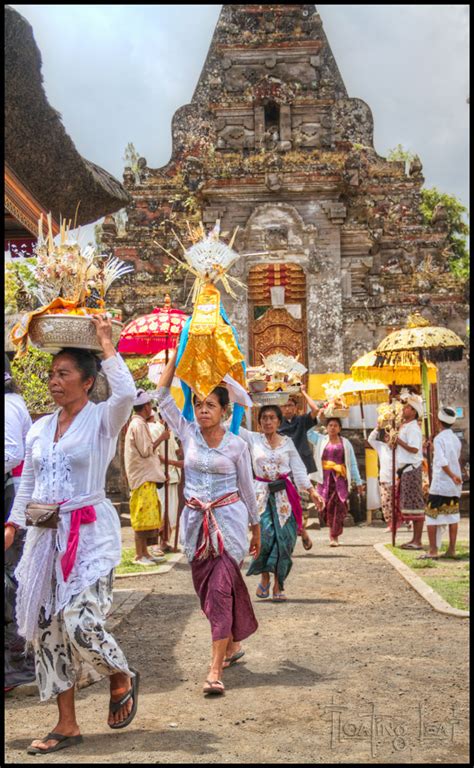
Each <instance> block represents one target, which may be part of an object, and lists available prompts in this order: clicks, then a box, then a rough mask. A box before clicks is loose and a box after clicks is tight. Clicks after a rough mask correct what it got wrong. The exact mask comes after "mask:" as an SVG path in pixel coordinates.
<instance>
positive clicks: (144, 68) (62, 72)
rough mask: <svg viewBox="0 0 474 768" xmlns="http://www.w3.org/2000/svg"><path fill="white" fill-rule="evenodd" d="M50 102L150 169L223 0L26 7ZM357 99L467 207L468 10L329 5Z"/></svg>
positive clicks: (387, 138) (100, 160) (94, 147)
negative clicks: (131, 149) (213, 0)
mask: <svg viewBox="0 0 474 768" xmlns="http://www.w3.org/2000/svg"><path fill="white" fill-rule="evenodd" d="M13 8H15V9H16V10H18V11H19V12H20V13H21V14H22V15H23V16H24V17H25V18H26V19H27V20H28V21H29V22H30V24H31V25H32V27H33V33H34V36H35V39H36V42H37V44H38V47H39V49H40V51H41V56H42V59H43V69H42V71H43V77H44V84H45V89H46V93H47V96H48V100H49V102H50V104H51V106H52V107H54V108H55V109H57V110H58V111H59V112H60V113H61V115H62V118H63V123H64V126H65V128H66V130H67V132H68V134H69V135H70V136H71V138H72V139H73V141H74V143H75V144H76V147H77V149H78V151H79V152H80V153H81V154H82V155H83V156H84V157H86V158H87V159H88V160H92V161H93V162H95V163H97V164H98V165H100V166H102V167H103V168H105V169H106V170H108V171H109V172H110V173H112V174H114V176H116V177H117V178H118V179H120V180H121V179H122V172H123V167H124V163H123V154H124V149H125V147H126V145H127V144H128V142H130V141H131V142H133V144H134V145H135V147H136V149H137V151H138V152H139V154H140V155H142V156H144V157H146V159H147V161H148V165H149V167H151V168H158V167H160V166H163V165H165V164H166V163H167V162H168V160H169V158H170V152H171V118H172V115H173V113H174V112H175V111H176V109H178V107H180V106H182V105H183V104H187V103H189V102H190V100H191V97H192V94H193V91H194V88H195V86H196V83H197V81H198V78H199V75H200V73H201V70H202V67H203V65H204V61H205V58H206V54H207V51H208V48H209V45H210V41H211V38H212V35H213V32H214V28H215V24H216V22H217V19H218V16H219V12H220V9H221V6H220V5H197V6H193V5H180V6H178V5H133V6H132V5H17V4H14V5H13ZM318 9H319V12H320V15H321V18H322V20H323V23H324V29H325V31H326V35H327V37H328V40H329V44H330V46H331V48H332V51H333V53H334V56H335V58H336V61H337V63H338V66H339V69H340V72H341V75H342V78H343V80H344V82H345V84H346V87H347V90H348V93H349V96H352V97H358V98H361V99H363V100H364V101H366V102H367V103H368V104H369V106H370V107H371V109H372V112H373V115H374V123H375V148H376V150H377V152H378V153H379V154H381V155H386V153H387V151H388V149H390V148H393V147H395V146H396V145H397V144H403V146H404V147H405V148H406V149H409V150H411V151H412V152H416V153H418V154H419V156H420V158H421V160H422V163H423V172H424V175H425V178H426V181H425V185H426V186H428V187H431V186H437V187H438V188H439V189H440V190H441V191H443V192H448V193H450V194H454V195H456V196H457V197H458V198H459V199H460V200H461V202H462V203H463V204H464V205H468V202H469V197H468V159H469V158H468V111H469V105H468V104H467V103H466V100H467V98H468V96H469V80H468V58H469V31H468V23H469V6H468V5H319V6H318Z"/></svg>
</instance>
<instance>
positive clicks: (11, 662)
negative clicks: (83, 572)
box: [4, 355, 35, 691]
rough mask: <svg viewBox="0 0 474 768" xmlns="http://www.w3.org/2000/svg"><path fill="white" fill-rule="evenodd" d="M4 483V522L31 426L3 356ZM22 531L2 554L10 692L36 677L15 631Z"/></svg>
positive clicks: (6, 672) (7, 686) (29, 655)
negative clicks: (16, 571) (3, 560)
mask: <svg viewBox="0 0 474 768" xmlns="http://www.w3.org/2000/svg"><path fill="white" fill-rule="evenodd" d="M4 377H5V378H4V393H5V456H4V462H5V482H4V505H5V522H7V520H8V518H9V516H10V511H11V508H12V505H13V501H14V498H15V494H16V492H17V490H18V487H19V485H20V480H21V472H22V469H23V460H24V458H25V444H26V435H27V433H28V431H29V429H30V427H31V425H32V421H31V417H30V414H29V413H28V409H27V407H26V404H25V401H24V400H23V398H22V396H21V395H20V394H19V391H18V387H17V386H16V384H15V382H14V380H13V378H12V375H11V370H10V361H9V360H8V357H7V356H6V355H5V373H4ZM24 542H25V531H24V530H18V531H17V532H16V534H15V538H14V542H13V544H12V546H11V547H10V549H9V550H8V551H7V552H6V553H5V574H4V576H5V620H4V627H5V632H4V640H5V655H4V689H5V691H10V690H12V688H16V687H17V686H18V685H24V684H26V683H32V682H34V680H35V667H34V656H33V654H32V653H31V652H28V653H27V651H26V647H25V641H24V639H23V638H22V637H20V635H19V634H18V631H17V625H16V619H15V605H16V592H17V586H18V585H17V582H16V579H15V575H14V571H15V568H16V566H17V565H18V562H19V560H20V557H21V555H22V552H23V546H24Z"/></svg>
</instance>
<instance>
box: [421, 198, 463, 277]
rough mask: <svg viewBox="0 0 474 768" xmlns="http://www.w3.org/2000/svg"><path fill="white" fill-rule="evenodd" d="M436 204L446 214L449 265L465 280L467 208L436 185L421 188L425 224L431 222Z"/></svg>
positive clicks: (453, 271)
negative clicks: (429, 187) (441, 207)
mask: <svg viewBox="0 0 474 768" xmlns="http://www.w3.org/2000/svg"><path fill="white" fill-rule="evenodd" d="M438 205H439V206H443V208H444V209H445V210H446V214H447V221H448V243H449V246H448V250H449V267H450V269H451V272H452V273H453V274H454V275H456V277H459V278H461V279H463V280H466V279H467V278H468V277H469V251H468V247H467V237H468V235H469V226H468V224H467V223H466V217H467V214H468V210H467V208H466V207H465V206H464V205H463V204H462V203H461V202H460V201H459V200H458V199H457V197H455V196H454V195H448V194H446V193H445V192H440V191H439V190H438V189H436V187H433V188H432V189H422V190H421V204H420V211H421V213H422V215H423V219H424V221H425V223H426V224H431V223H432V220H433V215H434V212H435V209H436V207H437V206H438Z"/></svg>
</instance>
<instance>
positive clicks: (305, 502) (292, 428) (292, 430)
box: [278, 387, 319, 550]
mask: <svg viewBox="0 0 474 768" xmlns="http://www.w3.org/2000/svg"><path fill="white" fill-rule="evenodd" d="M301 394H302V395H303V397H304V399H305V400H306V402H307V404H308V405H309V407H310V409H311V410H310V413H304V414H302V415H298V398H297V397H295V396H294V395H290V397H289V398H288V402H287V403H286V404H285V405H282V406H281V410H282V414H283V420H282V423H281V425H280V427H279V429H278V432H279V434H280V435H285V436H286V437H290V438H291V439H292V440H293V443H294V444H295V448H296V450H297V451H298V455H299V457H300V459H301V460H302V462H303V464H304V465H305V467H306V472H307V473H308V474H309V475H310V474H312V473H313V472H315V471H316V466H315V464H314V458H313V451H312V449H311V446H310V444H309V442H308V438H307V433H308V430H309V429H311V428H312V427H314V425H315V423H316V422H317V418H318V411H319V409H318V406H317V404H316V403H315V402H314V400H312V398H311V397H310V396H309V395H308V393H307V392H306V390H305V389H304V388H303V387H301ZM300 499H301V508H302V510H303V527H302V529H301V532H299V533H298V535H299V536H301V540H302V544H303V547H304V548H305V549H306V550H309V549H311V547H312V546H313V542H312V541H311V537H310V535H309V533H308V531H307V530H306V525H307V523H308V506H309V503H310V496H309V493H308V491H307V490H303V491H301V492H300Z"/></svg>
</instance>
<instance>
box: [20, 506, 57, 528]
mask: <svg viewBox="0 0 474 768" xmlns="http://www.w3.org/2000/svg"><path fill="white" fill-rule="evenodd" d="M25 516H26V524H27V525H34V526H35V527H36V528H57V527H58V523H59V504H37V503H35V502H30V504H27V505H26V515H25Z"/></svg>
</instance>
